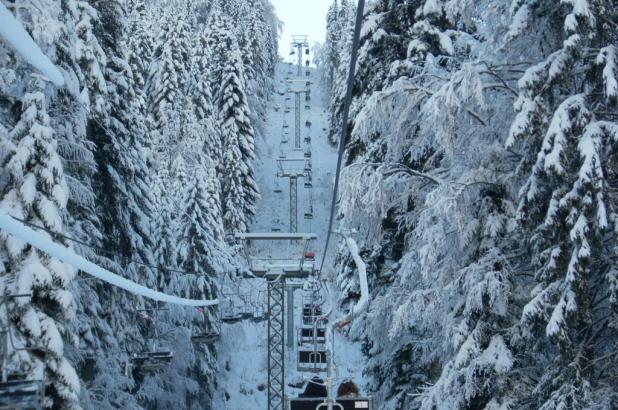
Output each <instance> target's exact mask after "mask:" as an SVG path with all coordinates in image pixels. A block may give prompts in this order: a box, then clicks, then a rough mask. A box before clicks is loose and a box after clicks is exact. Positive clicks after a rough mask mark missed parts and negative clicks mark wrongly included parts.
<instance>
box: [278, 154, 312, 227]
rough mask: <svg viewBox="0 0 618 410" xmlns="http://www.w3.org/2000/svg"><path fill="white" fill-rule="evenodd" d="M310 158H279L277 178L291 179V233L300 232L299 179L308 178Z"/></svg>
mask: <svg viewBox="0 0 618 410" xmlns="http://www.w3.org/2000/svg"><path fill="white" fill-rule="evenodd" d="M310 161H311V160H310V158H279V159H278V160H277V177H279V178H289V179H290V232H298V178H300V177H307V176H308V172H309V171H308V169H310V167H309V162H310Z"/></svg>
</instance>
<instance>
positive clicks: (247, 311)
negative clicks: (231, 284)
mask: <svg viewBox="0 0 618 410" xmlns="http://www.w3.org/2000/svg"><path fill="white" fill-rule="evenodd" d="M239 298H240V300H241V301H242V304H241V307H240V316H241V317H242V318H243V319H253V316H254V314H255V312H254V308H253V305H252V303H251V295H239Z"/></svg>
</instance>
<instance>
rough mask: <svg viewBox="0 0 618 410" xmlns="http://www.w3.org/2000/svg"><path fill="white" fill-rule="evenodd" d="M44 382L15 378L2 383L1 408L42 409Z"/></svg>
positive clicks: (0, 391)
mask: <svg viewBox="0 0 618 410" xmlns="http://www.w3.org/2000/svg"><path fill="white" fill-rule="evenodd" d="M42 406H43V382H42V381H40V380H14V381H9V382H6V383H0V409H11V410H15V409H41V408H42Z"/></svg>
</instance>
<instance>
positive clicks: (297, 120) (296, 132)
mask: <svg viewBox="0 0 618 410" xmlns="http://www.w3.org/2000/svg"><path fill="white" fill-rule="evenodd" d="M299 82H301V83H305V84H306V85H307V87H306V88H298V89H292V88H290V89H288V93H291V94H294V110H295V111H294V149H298V150H299V149H300V96H301V94H307V95H309V93H310V92H311V90H310V89H309V88H308V86H310V85H311V82H309V81H303V80H288V83H299Z"/></svg>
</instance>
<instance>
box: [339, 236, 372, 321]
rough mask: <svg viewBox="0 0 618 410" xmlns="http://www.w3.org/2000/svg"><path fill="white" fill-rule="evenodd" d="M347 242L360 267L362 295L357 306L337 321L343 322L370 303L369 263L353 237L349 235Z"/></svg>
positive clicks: (360, 311)
mask: <svg viewBox="0 0 618 410" xmlns="http://www.w3.org/2000/svg"><path fill="white" fill-rule="evenodd" d="M345 240H346V244H347V245H348V249H349V251H350V254H352V258H353V259H354V263H355V264H356V269H358V279H359V283H360V290H361V297H360V299H359V300H358V302H357V303H356V306H354V308H353V309H352V310H351V311H350V313H349V314H348V315H346V317H345V318H344V319H342V320H339V321H337V322H336V323H341V322H342V321H343V320H352V319H354V318H355V317H357V316H358V315H360V314H361V313H363V312H364V311H365V310H366V309H367V305H369V296H370V295H369V285H368V283H367V265H365V262H363V260H362V259H361V257H360V255H359V253H358V252H359V249H358V245H357V244H356V241H355V240H354V239H352V238H351V237H349V236H347V237H346V238H345Z"/></svg>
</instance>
